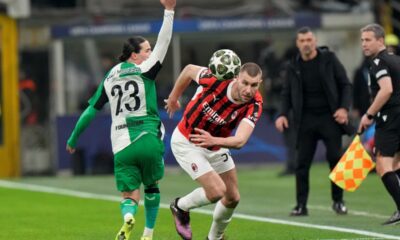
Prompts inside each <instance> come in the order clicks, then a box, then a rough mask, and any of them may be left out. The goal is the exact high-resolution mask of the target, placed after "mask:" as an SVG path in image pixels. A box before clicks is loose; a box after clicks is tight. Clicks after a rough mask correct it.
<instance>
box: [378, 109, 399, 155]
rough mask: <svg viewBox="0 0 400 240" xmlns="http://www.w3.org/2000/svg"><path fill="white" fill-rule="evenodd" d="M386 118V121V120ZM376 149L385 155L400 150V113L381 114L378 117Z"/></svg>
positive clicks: (393, 153)
mask: <svg viewBox="0 0 400 240" xmlns="http://www.w3.org/2000/svg"><path fill="white" fill-rule="evenodd" d="M384 119H386V121H384ZM375 149H376V153H379V154H380V155H381V156H384V157H394V155H395V154H396V152H398V151H400V114H399V113H395V114H381V115H380V116H379V117H378V118H377V119H376V130H375Z"/></svg>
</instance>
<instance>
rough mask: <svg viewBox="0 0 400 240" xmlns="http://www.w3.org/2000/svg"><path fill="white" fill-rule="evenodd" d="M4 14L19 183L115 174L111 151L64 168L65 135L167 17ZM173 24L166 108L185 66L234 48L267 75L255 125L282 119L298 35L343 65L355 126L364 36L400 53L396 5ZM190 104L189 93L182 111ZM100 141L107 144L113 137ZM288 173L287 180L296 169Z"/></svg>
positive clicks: (182, 11) (198, 17)
mask: <svg viewBox="0 0 400 240" xmlns="http://www.w3.org/2000/svg"><path fill="white" fill-rule="evenodd" d="M0 6H1V8H0V10H1V11H2V12H3V14H4V15H8V17H10V18H12V19H15V21H16V24H17V32H18V38H17V49H18V53H17V55H18V79H19V102H20V107H19V110H18V111H19V113H20V149H19V152H20V159H19V161H20V163H21V164H20V167H19V168H20V169H19V170H20V171H19V172H20V174H22V175H37V174H54V173H58V172H62V171H63V170H66V171H73V172H74V173H82V174H84V173H87V172H88V169H89V173H96V172H98V173H107V172H108V171H110V170H111V169H112V165H111V167H110V164H109V163H110V161H111V162H112V159H111V160H110V158H112V155H111V153H110V152H107V151H105V152H95V153H93V154H92V158H93V159H94V160H91V161H92V164H91V165H90V166H88V165H82V164H81V165H79V164H78V165H74V164H72V166H71V165H68V164H66V163H65V162H66V161H70V159H60V158H66V157H65V155H63V154H61V153H60V151H62V150H63V149H61V147H59V146H62V147H64V146H65V141H66V139H64V138H63V137H62V136H63V135H62V132H63V130H64V131H65V132H69V131H70V130H71V129H70V128H68V127H66V126H68V122H72V123H74V121H75V120H76V119H75V118H74V117H76V116H78V115H79V114H80V113H81V111H82V110H83V109H85V108H86V106H87V100H88V98H89V97H90V96H91V95H92V93H93V91H95V90H96V88H97V86H98V84H99V83H100V81H101V80H102V78H103V76H104V74H105V73H106V72H107V71H108V70H109V69H110V67H111V66H113V65H114V64H116V63H117V62H118V61H117V58H118V54H119V53H120V51H121V48H122V43H123V41H124V40H125V39H126V38H128V37H129V36H131V35H143V36H145V37H146V38H148V39H149V40H150V41H151V42H152V43H154V41H155V37H156V35H157V32H158V29H159V24H160V23H161V16H162V9H161V8H160V6H159V2H158V1H157V0H114V1H108V0H58V1H52V0H30V1H29V0H22V1H19V0H11V1H7V0H3V1H0ZM175 15H176V17H175V20H176V21H175V28H174V34H173V40H172V42H171V49H170V51H168V55H167V58H166V60H165V61H164V66H163V69H162V71H161V73H160V74H159V76H158V79H157V80H158V85H157V87H158V96H159V100H158V102H159V106H160V108H162V107H163V99H165V98H166V97H167V96H168V94H169V92H170V90H171V88H172V86H173V81H174V79H176V77H177V74H178V73H179V72H180V70H181V69H182V67H183V66H185V65H186V64H188V63H193V64H198V65H207V63H208V59H209V57H210V56H211V54H212V53H213V52H214V51H215V50H217V49H221V48H229V49H232V50H234V51H235V52H236V53H237V54H238V55H239V56H240V57H241V59H242V62H247V61H254V62H257V63H259V64H260V66H262V68H263V71H264V81H263V86H262V89H261V92H262V94H263V95H264V116H265V119H263V121H264V122H263V123H261V124H259V125H265V126H267V125H272V123H273V120H274V119H275V117H276V114H277V112H278V110H279V109H278V108H279V105H280V104H279V102H280V97H279V95H280V91H281V89H282V84H283V82H284V79H285V65H286V64H287V62H288V60H289V59H290V58H292V57H293V56H294V55H295V54H296V53H297V48H296V46H295V40H294V38H295V33H296V29H297V28H299V27H301V26H304V25H308V26H310V27H311V28H313V30H314V31H315V33H316V34H317V37H318V39H319V43H318V44H319V45H326V46H329V48H330V49H331V50H333V51H334V52H335V53H336V54H337V56H338V57H339V59H340V60H341V62H342V63H343V64H344V65H345V68H346V71H347V74H348V76H349V78H350V79H352V81H353V86H354V100H353V108H352V111H351V114H352V118H353V119H354V121H357V119H358V118H359V117H360V116H361V115H362V114H363V113H364V112H365V110H366V108H367V107H368V105H369V102H368V99H369V94H368V88H367V73H366V67H365V60H364V59H363V57H362V53H361V48H360V32H359V29H360V27H361V26H363V25H365V24H368V23H371V22H377V23H380V24H382V25H383V26H384V27H385V30H386V32H387V34H388V36H387V38H386V40H387V44H388V45H390V46H391V49H392V51H393V52H397V51H398V48H399V39H398V36H399V34H400V2H399V1H397V0H387V1H383V0H378V1H372V0H365V1H361V0H348V1H346V0H302V1H293V0H265V1H259V0H218V1H212V0H179V1H178V3H177V7H176V13H175ZM3 59H4V58H3ZM3 81H6V79H3ZM0 89H1V87H0ZM3 92H4V91H3ZM193 92H194V88H193V91H192V93H193ZM0 97H1V95H0ZM190 97H191V93H189V94H188V95H186V96H185V97H184V98H183V99H182V101H183V103H185V102H187V101H188V99H190ZM0 102H1V101H0ZM3 102H4V100H3ZM0 109H1V108H0ZM0 114H1V111H0ZM0 116H1V115H0ZM0 119H1V118H0ZM2 126H3V128H6V127H5V124H3V125H2ZM102 127H103V128H105V129H108V128H109V126H107V125H105V126H102ZM260 128H262V127H260ZM271 129H273V128H271ZM167 130H168V129H167ZM2 131H3V130H1V129H0V134H1V133H2ZM271 131H273V130H271ZM106 132H107V131H106ZM267 134H276V133H275V132H270V133H268V132H267ZM104 136H105V138H106V140H107V141H109V139H108V135H107V134H105V135H104ZM276 137H277V138H281V136H279V137H278V135H277V136H276ZM291 139H292V138H291V137H290V134H289V135H287V136H285V138H283V139H281V140H279V142H278V143H277V144H278V145H279V146H281V147H282V146H283V148H284V147H285V146H291V143H290V141H291ZM289 150H290V148H289ZM86 153H87V152H86ZM81 154H85V153H84V151H82V152H81ZM279 154H281V155H282V156H280V157H279V156H278V157H276V159H275V160H278V161H281V162H283V161H285V159H294V157H293V154H294V153H293V151H287V152H286V151H283V152H280V153H279ZM73 158H74V157H73ZM75 158H78V159H77V160H76V161H81V162H82V159H83V158H84V156H82V155H81V156H80V157H79V151H78V154H77V155H76V156H75ZM79 158H80V159H79ZM261 158H262V157H261ZM262 160H265V161H269V160H273V159H260V161H262ZM96 164H97V165H96ZM94 166H98V167H94ZM71 169H72V170H71ZM286 170H288V171H289V172H287V173H290V170H291V168H290V167H289V168H288V169H286ZM283 174H285V173H283Z"/></svg>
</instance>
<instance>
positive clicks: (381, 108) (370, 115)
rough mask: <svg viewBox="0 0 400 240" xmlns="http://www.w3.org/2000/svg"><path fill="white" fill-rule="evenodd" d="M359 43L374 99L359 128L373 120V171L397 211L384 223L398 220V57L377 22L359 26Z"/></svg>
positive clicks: (399, 170)
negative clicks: (377, 175)
mask: <svg viewBox="0 0 400 240" xmlns="http://www.w3.org/2000/svg"><path fill="white" fill-rule="evenodd" d="M361 46H362V50H363V52H364V55H365V56H366V57H368V58H369V59H370V64H369V66H370V67H369V76H370V79H371V84H370V88H371V94H372V97H373V101H372V103H371V105H370V106H369V108H368V109H367V112H366V113H365V114H364V115H363V116H362V118H361V122H360V125H359V128H358V131H359V132H361V131H363V130H365V129H366V128H367V127H368V126H369V125H371V124H372V123H373V122H374V121H376V127H375V154H376V171H377V173H378V174H379V176H380V177H381V179H382V182H383V185H384V186H385V188H386V190H387V191H388V193H389V194H390V196H391V197H392V198H393V201H394V202H395V204H396V207H397V210H396V212H395V213H394V214H393V215H392V216H391V217H390V218H389V219H388V220H387V221H385V222H384V223H383V224H384V225H391V224H396V223H400V185H399V177H400V169H397V166H398V162H399V157H398V156H399V155H398V154H397V156H396V153H398V152H399V151H400V57H399V56H397V55H395V54H390V53H389V52H388V50H387V49H386V47H385V32H384V30H383V28H382V26H380V25H378V24H369V25H367V26H365V27H363V28H362V29H361Z"/></svg>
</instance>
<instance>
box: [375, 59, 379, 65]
mask: <svg viewBox="0 0 400 240" xmlns="http://www.w3.org/2000/svg"><path fill="white" fill-rule="evenodd" d="M379 61H380V60H379V58H377V59H375V60H374V63H375V65H376V66H378V65H379Z"/></svg>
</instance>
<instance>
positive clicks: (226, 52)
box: [208, 49, 242, 81]
mask: <svg viewBox="0 0 400 240" xmlns="http://www.w3.org/2000/svg"><path fill="white" fill-rule="evenodd" d="M241 65H242V64H241V61H240V58H239V57H238V56H237V55H236V53H235V52H234V51H232V50H230V49H220V50H218V51H216V52H214V53H213V55H212V57H211V58H210V62H209V63H208V68H209V69H210V70H211V72H212V74H213V75H214V76H215V77H216V78H217V79H218V80H221V81H223V80H227V79H232V78H234V77H235V76H237V75H238V74H239V71H240V66H241Z"/></svg>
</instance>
